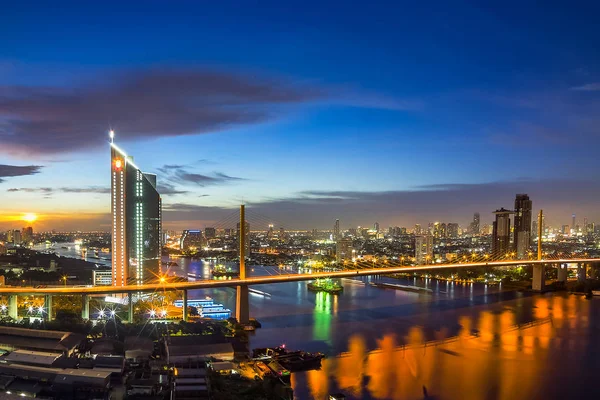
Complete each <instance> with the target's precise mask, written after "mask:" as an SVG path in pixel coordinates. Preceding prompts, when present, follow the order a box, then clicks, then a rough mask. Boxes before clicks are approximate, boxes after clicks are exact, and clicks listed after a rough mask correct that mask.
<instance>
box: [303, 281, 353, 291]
mask: <svg viewBox="0 0 600 400" xmlns="http://www.w3.org/2000/svg"><path fill="white" fill-rule="evenodd" d="M306 286H307V288H308V290H310V291H313V292H327V293H333V294H337V293H341V292H342V291H343V290H344V287H343V286H342V285H340V284H339V283H337V282H334V281H333V280H332V279H331V278H325V279H317V280H315V281H312V282H309V283H308V284H307V285H306Z"/></svg>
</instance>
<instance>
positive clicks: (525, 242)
mask: <svg viewBox="0 0 600 400" xmlns="http://www.w3.org/2000/svg"><path fill="white" fill-rule="evenodd" d="M531 206H532V203H531V200H529V196H528V195H526V194H517V196H516V197H515V217H514V218H515V229H514V240H513V243H514V245H513V248H514V250H515V251H516V252H517V257H518V258H524V257H525V255H526V254H527V252H528V251H529V246H531Z"/></svg>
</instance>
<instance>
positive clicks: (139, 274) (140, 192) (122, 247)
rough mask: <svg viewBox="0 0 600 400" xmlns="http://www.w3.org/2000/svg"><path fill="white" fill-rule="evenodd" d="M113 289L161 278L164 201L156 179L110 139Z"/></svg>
mask: <svg viewBox="0 0 600 400" xmlns="http://www.w3.org/2000/svg"><path fill="white" fill-rule="evenodd" d="M110 148H111V153H110V155H111V210H112V278H113V286H126V285H128V284H131V283H135V284H142V283H143V282H144V281H146V280H148V279H151V278H153V277H155V276H158V273H159V271H160V257H161V249H162V243H161V239H162V238H161V232H162V226H161V220H162V209H161V198H160V195H159V194H158V191H157V190H156V175H153V174H146V173H143V172H142V171H141V170H140V169H139V168H138V166H137V165H135V163H134V162H133V158H132V157H130V156H128V155H127V154H126V153H125V152H124V151H123V150H121V149H120V148H119V147H117V146H116V145H115V144H114V143H112V137H111V146H110Z"/></svg>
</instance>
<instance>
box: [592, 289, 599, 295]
mask: <svg viewBox="0 0 600 400" xmlns="http://www.w3.org/2000/svg"><path fill="white" fill-rule="evenodd" d="M592 296H600V290H592Z"/></svg>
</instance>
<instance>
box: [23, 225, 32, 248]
mask: <svg viewBox="0 0 600 400" xmlns="http://www.w3.org/2000/svg"><path fill="white" fill-rule="evenodd" d="M21 232H22V235H21V236H22V239H23V243H26V244H29V242H31V240H32V239H33V227H31V226H28V227H25V228H23V230H22V231H21Z"/></svg>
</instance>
